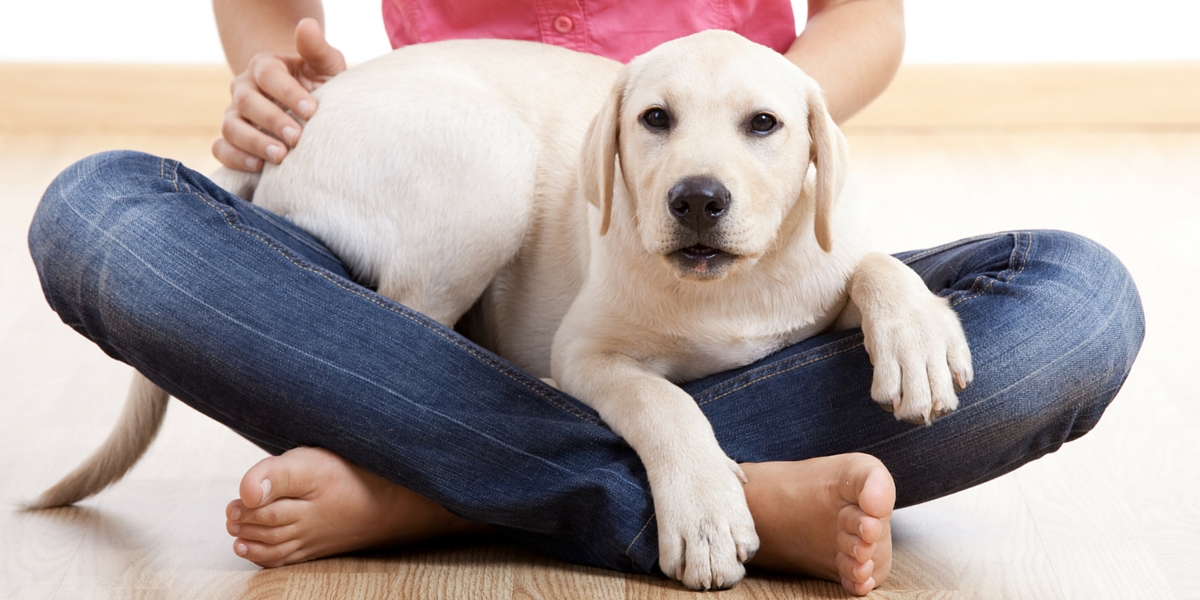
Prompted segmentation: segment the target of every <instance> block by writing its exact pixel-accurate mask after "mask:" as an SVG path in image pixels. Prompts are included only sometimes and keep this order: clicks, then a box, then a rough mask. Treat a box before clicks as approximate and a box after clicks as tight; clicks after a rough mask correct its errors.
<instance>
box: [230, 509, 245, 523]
mask: <svg viewBox="0 0 1200 600" xmlns="http://www.w3.org/2000/svg"><path fill="white" fill-rule="evenodd" d="M240 518H242V509H240V508H235V509H233V510H231V511H229V520H230V521H236V520H238V519H240Z"/></svg>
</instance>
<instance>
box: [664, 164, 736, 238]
mask: <svg viewBox="0 0 1200 600" xmlns="http://www.w3.org/2000/svg"><path fill="white" fill-rule="evenodd" d="M731 202H732V200H731V198H730V197H729V189H728V188H726V187H725V184H723V183H721V182H720V181H717V179H716V178H714V177H709V176H707V175H704V176H696V177H685V178H683V179H681V180H679V183H676V184H675V185H674V186H672V187H671V191H669V192H667V208H668V209H670V211H671V214H672V215H675V218H676V219H678V220H679V222H680V223H682V224H684V225H686V226H687V227H688V228H690V229H694V230H696V231H697V232H699V231H704V230H705V229H708V228H709V227H711V226H712V225H713V224H714V223H716V222H717V221H718V220H720V219H721V217H723V216H725V214H726V213H728V212H729V205H730V203H731Z"/></svg>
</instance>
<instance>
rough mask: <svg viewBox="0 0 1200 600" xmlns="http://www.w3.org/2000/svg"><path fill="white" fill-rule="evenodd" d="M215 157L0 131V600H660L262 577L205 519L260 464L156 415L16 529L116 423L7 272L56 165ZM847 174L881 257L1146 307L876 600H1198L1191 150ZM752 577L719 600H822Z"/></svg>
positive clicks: (866, 145) (540, 561)
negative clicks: (1082, 263)
mask: <svg viewBox="0 0 1200 600" xmlns="http://www.w3.org/2000/svg"><path fill="white" fill-rule="evenodd" d="M210 140H211V137H210V136H207V135H205V136H195V135H177V136H155V135H121V134H115V133H107V134H85V133H80V134H78V135H72V134H68V133H64V134H56V135H47V134H36V133H29V134H14V133H7V134H6V133H2V132H0V390H3V391H2V392H0V505H2V508H0V598H62V599H72V600H74V599H78V598H93V597H95V598H235V597H236V598H241V597H247V598H275V597H287V598H306V597H313V598H316V597H321V598H326V597H345V598H359V597H363V598H368V597H370V598H374V597H379V598H384V597H387V598H424V597H429V598H435V597H440V598H510V597H511V598H591V597H596V598H671V597H682V596H685V595H690V594H687V593H685V592H683V591H680V590H679V589H678V588H677V587H675V586H674V585H673V584H671V583H669V582H667V581H665V580H660V579H655V578H650V577H626V576H623V575H621V574H618V573H611V572H606V571H600V570H596V569H587V568H579V567H574V566H571V565H567V564H563V563H559V562H556V561H553V560H549V559H547V558H544V557H541V556H539V555H537V554H535V553H532V552H530V551H527V550H524V549H518V548H514V547H509V546H505V545H500V544H482V545H457V546H455V545H449V546H442V547H435V548H426V549H422V550H415V551H411V552H401V553H392V554H386V555H377V556H369V557H351V558H339V559H331V560H323V561H317V562H314V563H309V564H305V565H299V566H295V567H288V568H283V569H275V570H260V569H258V568H256V567H254V566H253V565H251V564H249V563H246V562H244V561H242V560H240V559H238V558H236V557H235V556H234V554H233V553H232V551H231V550H230V538H229V537H228V536H227V535H226V534H225V532H224V527H223V513H222V510H223V507H224V505H225V503H226V502H227V501H228V500H229V499H231V498H232V497H233V494H234V493H235V491H236V484H237V481H238V478H239V476H240V475H241V474H242V473H243V472H244V471H245V470H246V468H248V467H249V466H250V465H251V464H253V463H254V462H255V461H257V460H258V459H259V458H261V457H262V456H263V453H262V452H261V451H259V450H257V449H256V448H254V447H252V446H251V445H250V444H249V443H247V442H245V441H243V440H241V439H240V438H238V437H236V436H234V435H232V434H231V433H229V432H227V431H224V430H223V429H222V428H221V427H220V426H217V425H215V424H213V423H211V422H209V421H207V420H206V419H205V418H203V417H201V416H199V415H198V414H197V413H195V412H193V411H191V409H189V408H187V407H185V406H183V405H182V404H179V403H172V405H171V409H170V412H169V415H168V418H167V423H166V426H165V429H164V431H163V434H162V436H161V437H160V440H159V442H157V443H156V445H155V446H154V447H153V448H151V450H150V452H149V454H148V456H147V457H146V459H145V460H144V461H143V462H142V463H141V464H140V465H139V466H138V467H137V468H136V469H135V470H134V471H133V473H132V474H131V475H130V476H129V477H128V478H126V479H125V480H124V481H123V482H122V483H120V484H119V485H117V486H116V487H115V488H114V489H112V490H110V491H108V492H105V493H104V494H102V495H101V496H99V497H98V498H95V499H93V500H90V501H88V502H85V503H83V505H82V506H80V507H78V508H72V509H65V510H59V511H52V512H42V513H21V512H17V511H15V510H14V509H13V508H12V505H13V503H15V502H17V501H19V500H20V499H23V498H29V497H31V496H32V495H34V494H35V493H36V492H38V491H39V490H40V489H42V488H43V487H44V486H46V485H47V484H49V483H51V482H53V481H54V480H55V479H56V478H57V477H58V476H60V475H61V474H63V473H65V472H66V471H67V470H68V469H69V468H71V467H73V466H74V465H75V464H76V463H77V461H79V460H80V459H81V458H82V457H83V456H84V455H85V454H87V453H88V452H90V451H91V449H92V448H93V447H94V446H95V445H96V444H97V443H98V442H99V441H100V440H101V439H102V438H103V436H104V435H105V434H106V433H107V431H108V429H109V427H110V425H111V423H112V421H113V420H114V419H115V418H116V414H117V411H118V410H119V408H120V404H121V400H122V398H123V397H124V387H125V385H126V383H127V378H128V376H129V371H128V369H127V368H126V367H124V366H123V365H120V364H118V363H116V362H114V361H111V360H109V359H108V358H107V357H105V356H104V355H103V354H102V353H101V352H100V351H99V350H97V349H96V348H95V347H93V346H91V345H90V344H89V343H88V342H85V341H84V340H83V339H82V338H80V337H79V336H78V335H76V334H75V333H74V332H72V331H70V330H69V329H68V328H67V327H65V326H64V325H62V324H61V323H59V322H58V320H57V318H56V317H55V315H54V314H53V313H52V312H51V311H50V310H49V309H48V308H47V307H46V305H45V303H44V301H43V300H42V298H41V292H40V290H39V289H38V285H37V279H36V275H35V273H34V270H33V267H32V264H31V263H30V260H29V258H28V254H27V251H26V250H25V229H26V227H27V225H28V222H29V220H30V216H31V215H32V212H33V209H34V205H35V203H36V201H37V199H38V197H39V196H40V194H41V191H42V189H43V188H44V187H45V186H46V184H47V183H48V182H49V181H50V180H51V178H52V177H53V176H54V175H55V174H56V173H57V172H58V171H59V170H60V169H62V168H63V167H65V166H66V165H68V164H69V163H70V162H71V161H73V160H75V159H77V158H80V157H82V156H84V155H86V154H89V153H91V152H95V151H99V150H103V149H111V148H119V147H127V148H136V149H142V150H147V151H150V152H155V153H160V154H165V155H170V156H173V157H175V158H179V159H182V160H184V161H185V162H186V163H188V164H190V165H192V166H194V167H197V168H200V169H201V170H207V169H209V168H211V167H213V166H214V163H213V161H212V159H211V158H209V157H208V151H207V148H208V144H209V142H210ZM851 144H852V148H853V161H854V162H853V171H854V172H855V173H856V174H857V177H858V184H859V186H860V189H861V191H862V192H863V193H867V194H869V196H870V197H871V198H872V200H873V205H874V210H873V216H872V218H873V220H874V223H875V225H876V228H877V230H878V235H879V240H880V243H881V246H882V248H883V249H888V250H900V249H904V248H910V247H920V246H928V245H933V244H937V243H940V242H944V241H948V240H952V239H955V238H958V237H962V236H967V235H971V234H976V233H982V232H988V231H993V230H999V229H1006V228H1032V227H1055V228H1063V229H1069V230H1072V231H1076V232H1079V233H1083V234H1086V235H1089V236H1092V237H1093V238H1095V239H1097V240H1098V241H1100V242H1102V243H1104V244H1106V245H1107V246H1108V247H1110V248H1111V249H1113V250H1114V251H1115V252H1116V253H1117V254H1118V255H1119V256H1120V257H1122V259H1123V260H1124V261H1125V262H1126V264H1127V265H1128V266H1129V268H1130V269H1131V270H1132V272H1133V273H1134V276H1135V278H1136V280H1137V282H1138V285H1139V287H1140V289H1141V291H1142V295H1143V300H1144V302H1145V307H1146V312H1147V318H1148V334H1147V337H1146V342H1145V346H1144V348H1143V350H1142V354H1141V356H1140V358H1139V359H1138V363H1137V365H1136V367H1135V369H1134V373H1133V375H1132V376H1131V377H1130V379H1129V381H1128V383H1127V385H1126V387H1125V389H1124V390H1123V391H1122V392H1121V394H1120V396H1119V397H1118V399H1117V400H1116V402H1115V403H1114V404H1113V405H1112V408H1111V409H1110V410H1109V412H1108V414H1106V415H1105V417H1104V419H1103V420H1102V421H1101V423H1100V425H1099V426H1098V427H1097V429H1096V430H1095V431H1093V432H1092V433H1091V434H1090V435H1088V436H1086V437H1084V438H1083V439H1082V440H1080V441H1077V442H1074V443H1071V444H1069V445H1067V446H1066V447H1065V448H1063V450H1061V451H1060V452H1058V453H1057V454H1054V455H1051V456H1049V457H1047V458H1045V459H1043V460H1040V461H1037V462H1036V463H1034V464H1031V465H1029V466H1027V467H1025V468H1022V469H1021V470H1019V471H1017V472H1016V473H1014V474H1011V475H1008V476H1006V477H1003V478H1000V479H999V480H996V481H993V482H991V483H988V484H985V485H982V486H979V487H977V488H975V489H972V490H969V491H966V492H963V493H960V494H957V495H955V496H951V497H949V498H945V499H942V500H939V501H936V502H931V503H929V504H926V505H923V506H919V507H915V508H910V509H907V510H902V511H899V512H898V513H897V515H896V517H895V520H894V526H895V543H896V555H895V568H894V570H893V574H892V576H891V578H890V579H889V580H888V581H887V583H886V585H885V586H884V587H883V588H882V589H881V590H879V591H877V592H876V593H875V594H873V597H876V598H1013V599H1038V600H1040V599H1055V598H1086V599H1089V600H1094V599H1102V598H1113V599H1120V600H1127V599H1141V598H1155V599H1157V598H1179V599H1185V598H1200V567H1197V565H1198V564H1200V541H1197V540H1200V434H1198V433H1197V432H1198V431H1200V428H1198V426H1200V416H1198V415H1200V411H1198V410H1197V409H1198V408H1200V402H1198V395H1200V391H1198V387H1197V386H1196V385H1195V384H1194V383H1193V379H1194V378H1195V377H1196V373H1197V371H1193V369H1196V368H1197V367H1196V364H1197V363H1198V362H1200V352H1198V351H1197V349H1196V348H1195V346H1194V345H1193V344H1192V342H1193V340H1194V339H1195V338H1196V337H1197V336H1198V335H1200V323H1198V322H1197V316H1196V315H1197V312H1196V310H1195V307H1196V300H1195V298H1197V297H1198V296H1200V279H1198V278H1197V277H1196V276H1195V273H1196V272H1197V271H1198V269H1200V251H1197V243H1196V242H1197V239H1198V238H1200V233H1198V232H1200V167H1198V165H1200V131H1196V130H1194V129H1193V130H1191V131H1190V132H1189V131H1187V130H1186V128H1185V129H1184V130H1182V131H1178V132H1170V131H1165V132H1164V131H1159V132H1153V133H1152V132H1137V131H1128V132H1119V131H1118V132H1107V133H1105V132H1089V131H1086V130H1083V131H1072V132H1046V133H1037V132H1025V133H1013V134H997V133H962V132H960V133H934V132H925V133H921V132H919V131H918V132H915V133H892V134H889V133H879V132H876V133H857V134H854V135H852V136H851ZM841 596H842V595H841V593H840V589H839V588H838V587H836V586H833V585H831V584H825V583H822V582H816V581H806V580H792V579H784V578H762V577H752V578H750V579H748V580H747V581H746V582H745V583H743V584H741V585H739V586H738V587H737V588H735V589H733V590H731V591H728V592H724V593H722V594H721V597H724V598H830V597H841Z"/></svg>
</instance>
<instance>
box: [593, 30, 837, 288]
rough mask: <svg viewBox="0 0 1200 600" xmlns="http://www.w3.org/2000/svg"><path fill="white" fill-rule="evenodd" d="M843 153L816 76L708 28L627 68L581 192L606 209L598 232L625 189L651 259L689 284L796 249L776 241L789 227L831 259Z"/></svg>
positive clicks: (605, 111) (597, 135) (598, 124)
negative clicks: (809, 235)
mask: <svg viewBox="0 0 1200 600" xmlns="http://www.w3.org/2000/svg"><path fill="white" fill-rule="evenodd" d="M846 156H847V149H846V142H845V138H843V137H842V134H841V132H840V131H839V130H838V128H837V126H836V125H834V123H833V121H832V120H831V119H830V118H829V113H828V111H827V110H826V109H825V102H824V100H823V98H822V96H821V91H820V89H819V88H818V86H817V84H816V82H815V81H813V79H812V78H810V77H808V76H807V75H805V74H804V73H803V72H802V71H801V70H800V69H799V68H797V67H796V66H795V65H794V64H792V63H791V62H789V61H788V60H787V59H786V58H784V57H783V56H781V55H780V54H779V53H777V52H775V51H773V50H771V49H769V48H766V47H764V46H760V45H758V44H755V43H753V42H750V41H748V40H746V39H745V38H743V37H741V36H739V35H737V34H734V33H730V32H726V31H705V32H702V33H698V34H695V35H691V36H688V37H685V38H681V39H678V40H675V41H672V42H668V43H666V44H663V45H661V46H659V47H658V48H655V49H654V50H652V51H650V52H648V53H646V54H644V55H642V56H640V57H638V58H636V59H634V60H633V61H632V62H631V63H629V65H627V66H626V67H625V68H624V69H623V70H622V71H621V73H620V75H618V77H617V81H616V83H615V84H614V86H613V90H612V93H611V94H610V96H609V98H608V100H607V101H606V102H605V105H604V107H603V108H602V109H601V110H600V113H599V114H598V115H597V116H596V119H595V120H594V121H593V122H592V125H591V127H590V129H589V130H588V134H587V137H586V141H585V143H584V149H583V156H582V161H581V163H580V169H581V172H580V185H581V187H582V190H583V193H584V195H585V197H586V198H587V199H588V201H589V202H591V203H592V204H594V205H596V206H597V207H599V208H600V210H601V214H602V224H601V227H600V233H601V235H603V234H605V233H606V232H607V230H608V228H609V224H610V220H611V215H612V210H613V207H612V203H613V192H614V189H613V186H614V185H620V184H622V183H623V184H624V187H625V188H626V189H627V190H628V198H629V199H630V204H631V206H630V207H629V209H630V213H631V214H632V215H633V223H632V224H631V225H632V226H634V227H636V229H637V235H638V237H639V238H640V241H641V245H642V246H643V247H644V248H645V250H646V251H647V252H649V253H651V254H652V255H657V256H661V257H663V258H664V259H665V260H666V261H667V262H668V263H669V264H670V265H671V266H672V268H673V269H674V270H675V273H676V275H677V276H679V277H681V278H684V279H695V280H712V279H720V278H722V277H724V276H725V275H726V274H728V273H729V272H730V271H731V270H732V269H733V268H735V267H736V266H737V265H739V264H742V263H745V262H753V261H756V260H757V259H758V258H760V257H762V256H763V255H764V254H765V253H767V252H768V251H769V250H770V249H771V248H772V247H773V245H776V244H780V243H787V242H790V241H791V240H780V239H779V233H780V230H781V227H782V226H783V225H784V223H785V222H786V221H787V220H788V219H809V218H811V219H812V222H813V233H814V235H815V236H816V240H817V242H818V243H819V244H820V246H821V248H822V249H824V250H825V251H826V252H829V251H830V250H831V249H832V244H833V240H832V239H831V236H830V230H829V229H830V226H829V221H830V217H831V211H832V208H833V204H834V201H835V199H836V198H837V195H838V193H839V191H840V189H841V186H842V181H843V179H844V175H845V163H846ZM618 159H619V172H620V174H621V180H622V181H614V180H615V179H616V174H617V172H618ZM810 164H811V165H815V167H816V185H815V189H814V193H812V194H806V193H805V192H804V189H805V186H804V184H805V179H806V177H807V174H808V170H809V165H810Z"/></svg>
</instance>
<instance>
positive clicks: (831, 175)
mask: <svg viewBox="0 0 1200 600" xmlns="http://www.w3.org/2000/svg"><path fill="white" fill-rule="evenodd" d="M808 134H809V135H810V136H811V137H812V148H811V149H810V151H809V153H810V154H809V155H810V160H811V161H812V163H813V164H814V165H816V167H817V197H816V211H815V212H816V214H815V215H814V216H813V229H814V233H815V234H816V236H817V243H818V244H820V245H821V249H822V250H824V251H826V252H830V251H832V250H833V239H832V237H831V236H830V225H829V221H830V219H831V218H832V217H833V204H834V202H836V201H837V197H838V195H839V194H841V193H842V184H843V183H845V181H846V165H848V164H849V162H850V148H849V146H848V144H846V138H845V136H843V135H842V131H841V130H840V129H838V126H837V125H836V124H835V123H834V122H833V118H832V117H830V116H829V110H828V109H826V107H825V98H824V97H823V96H822V95H821V88H820V87H818V86H817V84H816V82H815V81H814V82H812V85H811V86H810V87H809V91H808Z"/></svg>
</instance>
